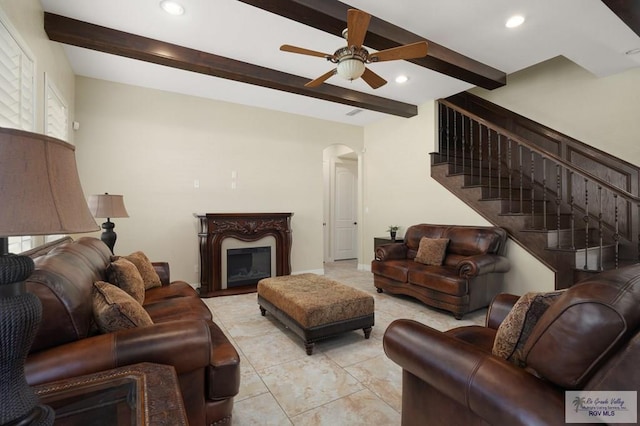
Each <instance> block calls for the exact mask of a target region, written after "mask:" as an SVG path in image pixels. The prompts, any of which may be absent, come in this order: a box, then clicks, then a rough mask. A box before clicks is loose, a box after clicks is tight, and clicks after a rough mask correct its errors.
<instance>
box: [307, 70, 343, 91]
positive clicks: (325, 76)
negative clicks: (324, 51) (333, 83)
mask: <svg viewBox="0 0 640 426" xmlns="http://www.w3.org/2000/svg"><path fill="white" fill-rule="evenodd" d="M337 72H338V70H337V69H335V68H334V69H332V70H331V71H329V72H326V73H324V74H322V75H321V76H320V77H318V78H316V79H315V80H311V81H310V82H308V83H307V84H305V85H304V87H318V86H320V85H321V84H322V83H324V82H325V81H327V80H328V79H329V77H333V76H334V75H336V73H337Z"/></svg>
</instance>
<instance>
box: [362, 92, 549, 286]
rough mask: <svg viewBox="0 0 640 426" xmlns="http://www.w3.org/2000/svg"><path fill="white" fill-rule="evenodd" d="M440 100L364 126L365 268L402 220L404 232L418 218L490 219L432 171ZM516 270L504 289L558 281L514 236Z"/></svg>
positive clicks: (441, 220) (436, 220)
mask: <svg viewBox="0 0 640 426" xmlns="http://www.w3.org/2000/svg"><path fill="white" fill-rule="evenodd" d="M435 123H436V119H435V102H430V103H427V104H425V105H422V106H420V108H419V114H418V116H416V117H413V118H410V119H402V118H390V119H388V120H385V121H381V122H378V123H375V124H372V125H369V126H367V127H366V128H365V153H364V161H363V163H364V181H365V190H364V208H363V210H364V223H365V226H364V239H363V253H364V256H362V258H361V265H360V266H361V268H362V269H369V267H370V266H369V265H370V262H371V260H372V259H373V238H374V237H376V236H385V235H387V232H386V230H387V227H388V226H389V225H400V232H399V235H402V234H403V232H404V231H405V230H406V228H407V227H408V226H411V225H413V224H417V223H441V224H459V225H490V223H489V222H487V221H486V220H485V219H484V218H482V217H481V216H480V215H478V214H477V213H476V212H475V211H473V210H472V209H471V208H470V207H468V206H467V205H466V204H464V203H463V202H462V201H460V200H459V199H458V198H456V197H455V196H454V195H452V194H451V193H450V192H449V191H447V190H446V189H445V188H444V187H443V186H442V185H440V184H439V183H438V182H436V181H435V180H433V179H432V178H431V175H430V158H429V153H430V152H433V151H434V149H435V148H434V147H435V141H436V127H435ZM507 255H508V257H509V259H510V261H511V265H512V267H511V271H509V272H508V273H507V274H506V276H505V287H504V291H507V292H511V293H515V294H523V293H526V292H527V291H547V290H552V289H553V287H554V275H553V273H552V272H551V271H550V270H549V269H548V268H547V267H546V266H544V265H542V264H541V263H540V262H538V261H537V260H536V259H535V258H533V257H532V256H531V255H529V254H528V253H527V252H526V251H525V250H523V249H522V248H521V247H520V246H518V245H517V244H515V243H513V242H512V241H509V243H508V245H507Z"/></svg>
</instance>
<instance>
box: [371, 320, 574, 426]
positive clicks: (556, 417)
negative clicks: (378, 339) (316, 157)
mask: <svg viewBox="0 0 640 426" xmlns="http://www.w3.org/2000/svg"><path fill="white" fill-rule="evenodd" d="M383 344H384V351H385V353H386V354H387V356H388V357H389V358H390V359H391V360H393V361H394V362H396V363H397V364H399V365H400V366H401V367H402V368H403V369H404V370H406V371H408V372H409V373H411V374H413V375H414V376H416V377H418V378H419V379H421V380H423V381H424V382H426V383H427V384H428V385H429V386H430V387H432V388H434V389H437V390H438V391H439V392H440V393H442V394H443V395H445V396H446V397H448V398H450V399H452V400H454V401H457V402H458V403H459V404H460V405H461V406H462V407H466V408H467V409H468V410H470V411H471V412H473V413H474V414H475V415H477V416H479V417H481V418H483V419H484V420H485V421H487V423H489V424H509V425H555V424H564V417H565V412H564V392H562V391H561V390H559V389H558V388H556V387H554V386H553V385H551V384H549V383H547V382H545V381H543V380H540V379H538V378H537V377H535V376H533V375H532V374H529V373H527V372H526V371H524V370H523V369H521V368H519V367H516V366H515V365H513V364H511V363H509V362H507V361H505V360H503V359H501V358H498V357H495V356H493V355H491V354H490V353H488V352H485V351H483V350H482V349H480V348H477V347H475V346H473V345H472V344H470V343H467V342H464V341H462V340H459V339H456V338H455V337H452V336H448V335H446V334H444V333H442V332H440V331H437V330H435V329H433V328H431V327H428V326H426V325H423V324H420V323H418V322H416V321H412V320H405V319H402V320H396V321H394V322H393V323H391V325H389V327H388V328H387V330H386V332H385V334H384V340H383Z"/></svg>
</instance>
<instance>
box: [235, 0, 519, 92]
mask: <svg viewBox="0 0 640 426" xmlns="http://www.w3.org/2000/svg"><path fill="white" fill-rule="evenodd" d="M239 1H241V2H243V3H246V4H249V5H252V6H255V7H257V8H260V9H262V10H266V11H269V12H271V13H274V14H276V15H279V16H283V17H286V18H289V19H292V20H294V21H297V22H300V23H302V24H305V25H308V26H310V27H313V28H317V29H319V30H322V31H326V32H328V33H330V34H334V35H336V36H338V37H342V30H343V29H345V28H346V27H347V10H348V9H351V8H352V7H351V6H349V5H348V4H345V3H341V2H339V1H336V0H239ZM365 12H366V11H365ZM422 40H425V41H427V42H428V43H429V52H428V54H427V56H426V57H424V58H418V59H410V60H409V62H413V63H414V64H416V65H420V66H422V67H425V68H429V69H431V70H434V71H437V72H439V73H442V74H445V75H448V76H450V77H453V78H456V79H458V80H462V81H466V82H467V83H471V84H473V85H476V86H480V87H482V88H485V89H489V90H493V89H496V88H498V87H502V86H504V85H506V83H507V76H506V74H505V73H504V72H502V71H500V70H497V69H495V68H492V67H490V66H488V65H485V64H483V63H481V62H478V61H476V60H474V59H471V58H469V57H467V56H464V55H461V54H460V53H457V52H455V51H453V50H451V49H448V48H446V47H444V46H441V45H439V44H437V43H435V42H432V41H429V40H427V39H425V38H424V37H421V36H419V35H417V34H414V33H412V32H410V31H407V30H405V29H402V28H400V27H398V26H396V25H393V24H391V23H389V22H386V21H383V20H382V19H378V18H376V17H375V16H372V17H371V22H370V24H369V31H368V32H367V36H366V38H365V40H364V44H365V45H366V46H368V47H371V48H373V49H376V50H384V49H389V48H392V47H396V46H400V45H403V44H409V43H414V42H416V41H422ZM292 41H295V40H292Z"/></svg>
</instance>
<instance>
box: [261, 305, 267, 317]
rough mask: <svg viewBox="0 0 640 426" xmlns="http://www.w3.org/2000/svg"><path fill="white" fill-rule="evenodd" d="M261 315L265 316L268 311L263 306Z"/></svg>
mask: <svg viewBox="0 0 640 426" xmlns="http://www.w3.org/2000/svg"><path fill="white" fill-rule="evenodd" d="M260 313H261V314H262V316H265V314H266V313H267V310H266V309H265V308H263V307H262V306H260Z"/></svg>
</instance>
